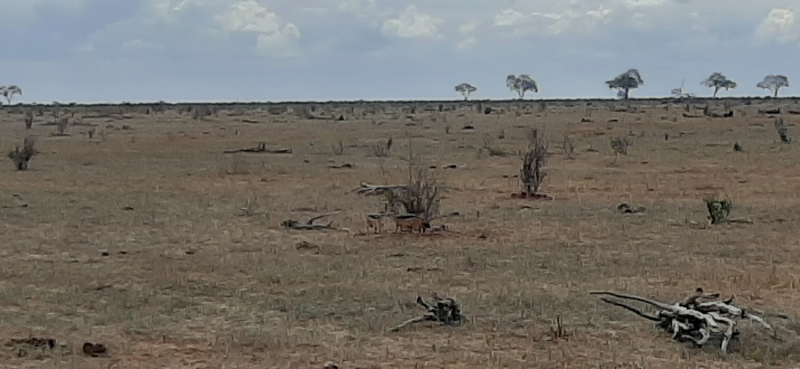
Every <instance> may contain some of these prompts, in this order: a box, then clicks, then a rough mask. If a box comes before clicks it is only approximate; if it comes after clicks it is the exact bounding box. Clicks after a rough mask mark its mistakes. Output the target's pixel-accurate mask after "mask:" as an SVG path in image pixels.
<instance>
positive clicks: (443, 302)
mask: <svg viewBox="0 0 800 369" xmlns="http://www.w3.org/2000/svg"><path fill="white" fill-rule="evenodd" d="M433 300H434V305H429V304H428V303H426V302H425V301H424V300H423V299H422V297H420V296H417V304H419V305H420V306H422V307H423V308H425V310H427V311H428V313H427V314H425V315H422V316H418V317H416V318H412V319H409V320H406V321H404V322H402V323H400V324H398V325H396V326H394V327H392V328H390V329H389V331H390V332H397V331H399V330H400V329H402V328H404V327H406V326H408V325H410V324H414V323H419V322H439V323H441V324H443V325H451V326H452V325H460V324H461V323H463V322H464V320H465V318H464V316H463V315H461V307H460V306H459V305H458V303H457V302H456V300H453V299H451V298H440V297H438V296H437V295H436V294H434V295H433Z"/></svg>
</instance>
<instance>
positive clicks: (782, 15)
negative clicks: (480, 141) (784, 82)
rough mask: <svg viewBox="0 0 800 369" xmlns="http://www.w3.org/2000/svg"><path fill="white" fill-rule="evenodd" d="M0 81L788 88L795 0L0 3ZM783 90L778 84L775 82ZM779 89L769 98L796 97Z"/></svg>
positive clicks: (489, 92) (49, 94) (274, 87)
mask: <svg viewBox="0 0 800 369" xmlns="http://www.w3.org/2000/svg"><path fill="white" fill-rule="evenodd" d="M0 31H2V34H3V43H2V46H1V47H0V71H2V72H0V85H12V84H13V85H18V86H20V87H21V88H22V90H23V96H17V97H15V101H20V102H26V103H29V102H41V103H49V102H52V101H59V102H82V103H92V102H94V103H97V102H122V101H129V102H149V101H159V100H164V101H168V102H191V101H209V102H222V101H309V100H321V101H329V100H361V99H363V100H400V99H402V100H405V99H408V100H416V99H458V98H460V95H458V94H457V93H456V92H455V91H454V86H455V85H457V84H460V83H463V82H467V83H471V84H473V85H475V86H476V87H478V91H477V92H475V93H474V94H473V98H475V99H509V98H514V97H515V96H516V95H515V93H514V92H511V91H509V90H508V88H507V87H506V76H507V75H509V74H528V75H530V76H531V77H532V78H534V79H535V80H536V81H537V82H538V84H539V87H540V91H539V93H538V94H528V95H526V97H527V98H534V99H536V98H588V97H595V98H596V97H613V96H614V95H615V91H611V90H609V89H608V88H607V87H606V85H605V84H604V81H606V80H609V79H612V78H614V77H615V76H617V75H619V74H621V73H623V72H625V71H626V70H628V69H630V68H637V69H638V70H639V71H640V72H641V75H642V77H643V78H644V81H645V84H644V86H642V87H641V88H639V89H638V90H634V91H633V92H631V96H632V97H637V96H638V97H657V96H668V95H669V92H670V89H672V88H677V87H680V86H681V83H682V81H684V80H685V85H684V90H685V91H686V92H690V93H695V94H698V95H701V96H706V95H710V94H711V92H712V91H711V90H710V89H708V88H705V87H703V86H701V84H700V82H701V81H702V80H703V79H705V78H706V77H708V76H709V75H710V74H711V73H714V72H721V73H723V74H725V75H726V76H728V77H729V78H730V79H732V80H734V81H736V82H737V83H738V84H739V88H737V89H735V90H730V91H721V92H720V96H723V97H724V96H763V95H767V94H768V91H765V90H762V89H759V88H757V87H756V84H757V83H758V82H759V81H761V80H762V79H763V78H764V77H765V76H766V75H768V74H783V75H786V76H787V77H789V80H790V82H791V81H792V79H793V78H797V79H798V80H800V1H798V0H760V1H753V0H581V1H578V0H572V1H569V0H567V1H552V0H492V1H490V0H481V1H479V0H412V1H409V0H24V1H22V0H0ZM790 84H791V83H790ZM797 91H800V89H796V88H794V87H789V88H787V89H785V90H782V92H781V94H782V95H800V92H797Z"/></svg>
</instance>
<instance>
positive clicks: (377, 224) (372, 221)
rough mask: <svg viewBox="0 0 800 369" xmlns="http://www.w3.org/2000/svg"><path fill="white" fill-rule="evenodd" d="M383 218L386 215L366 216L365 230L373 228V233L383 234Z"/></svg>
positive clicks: (382, 213)
mask: <svg viewBox="0 0 800 369" xmlns="http://www.w3.org/2000/svg"><path fill="white" fill-rule="evenodd" d="M385 216H386V213H384V212H379V213H372V214H367V229H368V230H369V229H372V228H375V233H381V232H383V218H384V217H385Z"/></svg>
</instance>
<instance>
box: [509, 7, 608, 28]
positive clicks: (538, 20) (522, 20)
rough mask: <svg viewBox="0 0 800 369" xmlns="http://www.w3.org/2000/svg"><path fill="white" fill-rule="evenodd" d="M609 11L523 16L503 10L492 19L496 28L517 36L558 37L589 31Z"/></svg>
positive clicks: (517, 12)
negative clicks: (506, 28)
mask: <svg viewBox="0 0 800 369" xmlns="http://www.w3.org/2000/svg"><path fill="white" fill-rule="evenodd" d="M610 12H611V11H610V10H607V9H605V8H603V7H602V6H601V7H600V8H599V9H598V10H591V11H588V12H586V13H584V14H581V13H577V12H575V11H574V10H572V9H568V10H565V11H563V12H560V13H541V12H533V13H528V14H524V13H522V12H519V11H517V10H515V9H505V10H503V11H501V12H500V13H498V14H497V15H496V16H495V17H494V25H495V26H497V27H511V28H513V29H514V32H515V33H517V34H528V33H533V34H549V35H558V34H562V33H567V32H568V31H572V30H579V29H587V28H588V29H590V28H592V27H593V25H594V23H596V22H594V20H597V19H600V20H602V19H604V18H605V17H606V16H607V15H608V14H609V13H610Z"/></svg>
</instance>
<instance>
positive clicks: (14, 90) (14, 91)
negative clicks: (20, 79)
mask: <svg viewBox="0 0 800 369" xmlns="http://www.w3.org/2000/svg"><path fill="white" fill-rule="evenodd" d="M0 95H3V96H4V97H5V98H6V100H8V104H9V105H10V104H11V99H12V98H13V97H14V95H22V89H21V88H19V86H16V85H10V86H0Z"/></svg>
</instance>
